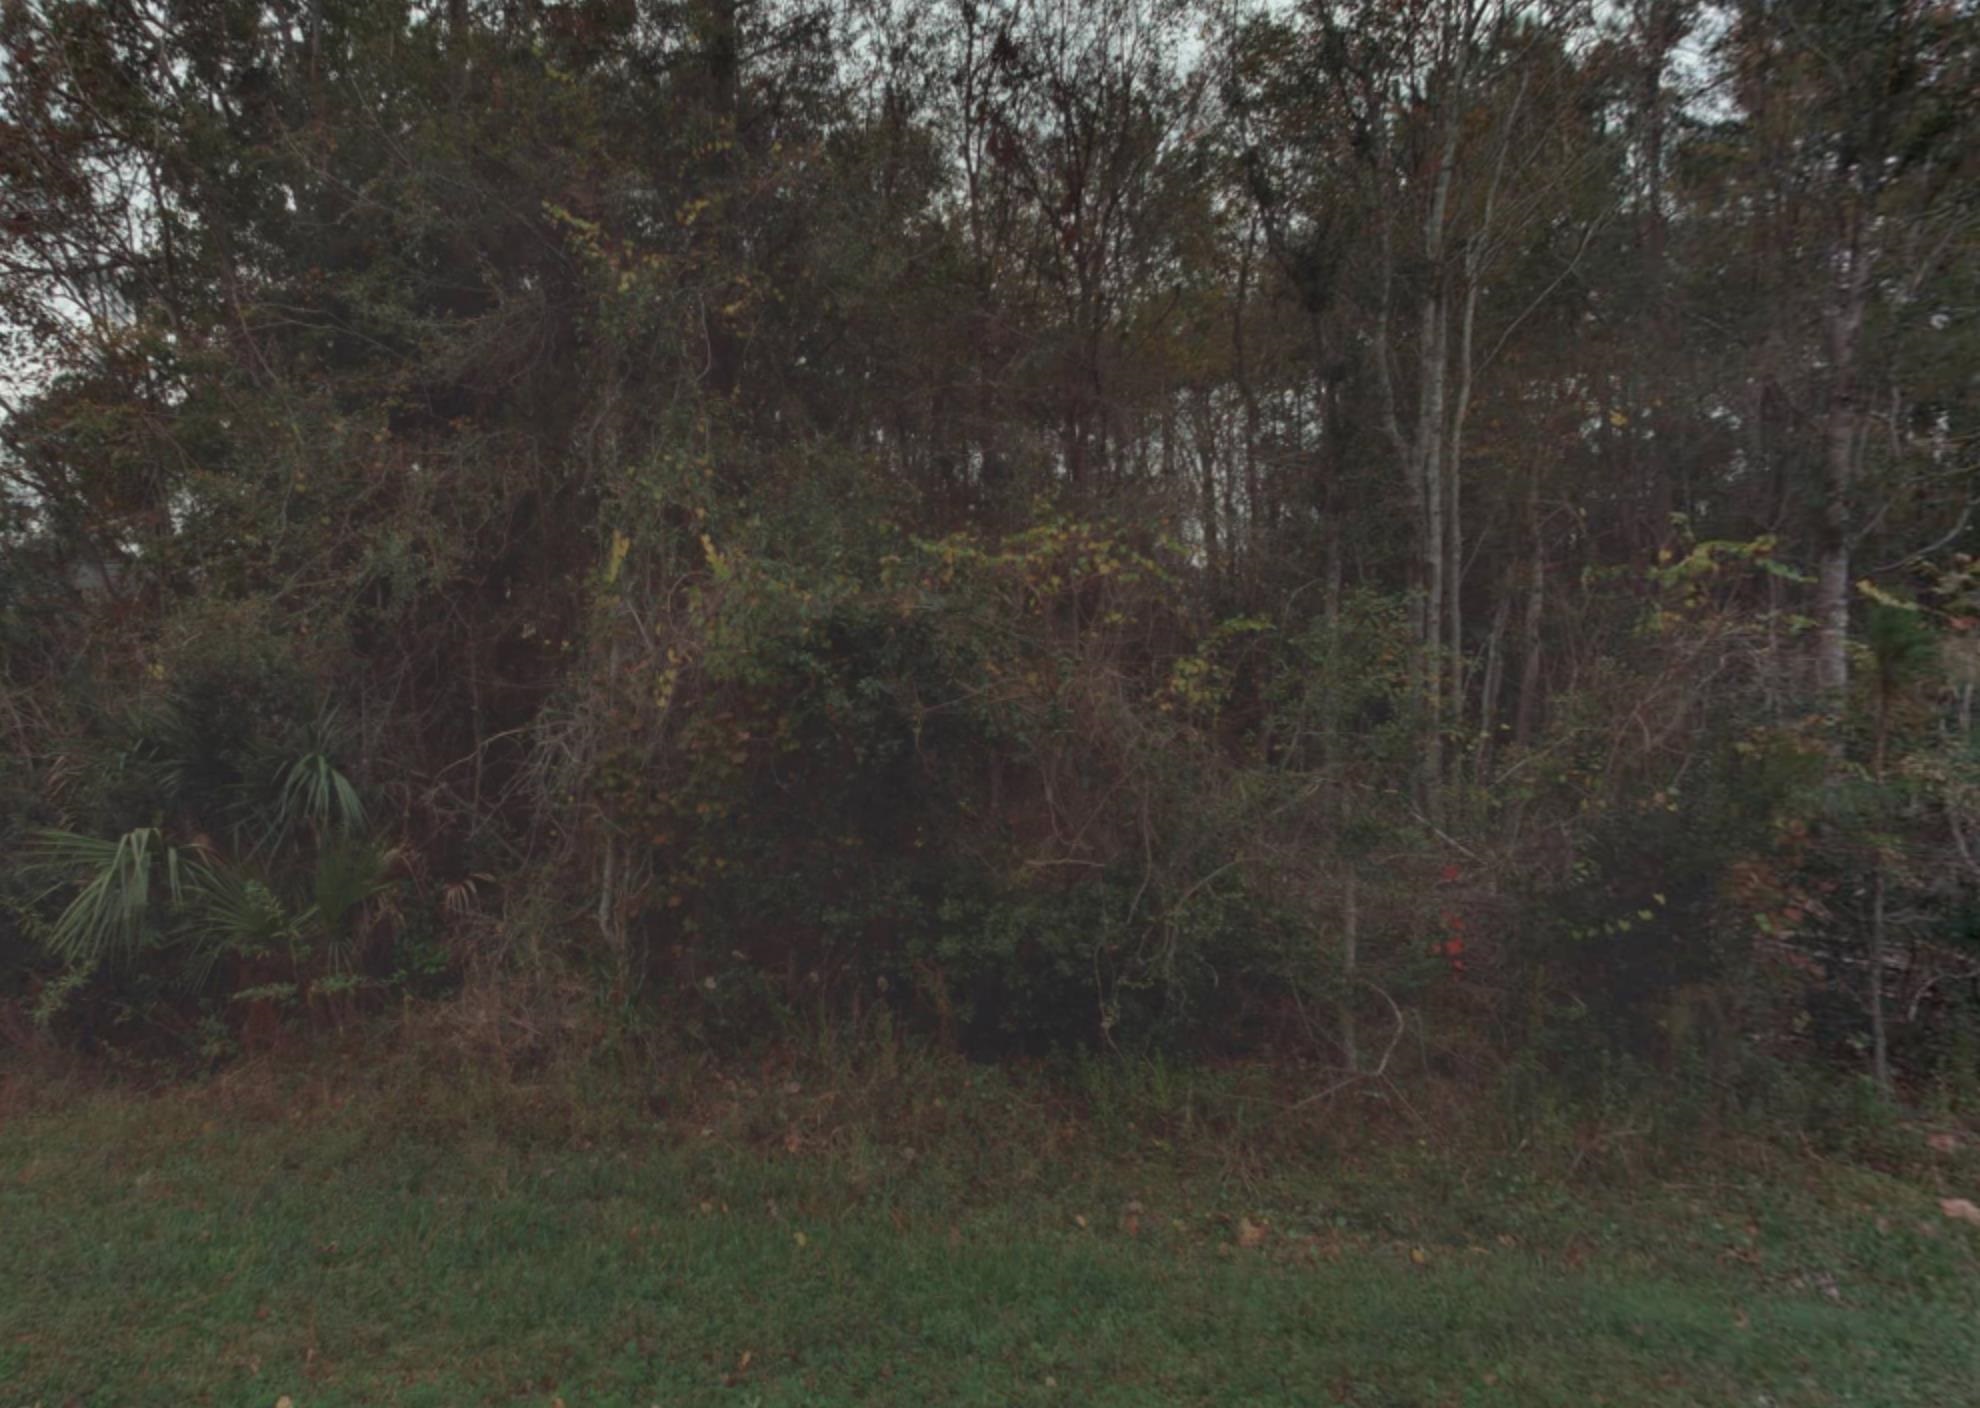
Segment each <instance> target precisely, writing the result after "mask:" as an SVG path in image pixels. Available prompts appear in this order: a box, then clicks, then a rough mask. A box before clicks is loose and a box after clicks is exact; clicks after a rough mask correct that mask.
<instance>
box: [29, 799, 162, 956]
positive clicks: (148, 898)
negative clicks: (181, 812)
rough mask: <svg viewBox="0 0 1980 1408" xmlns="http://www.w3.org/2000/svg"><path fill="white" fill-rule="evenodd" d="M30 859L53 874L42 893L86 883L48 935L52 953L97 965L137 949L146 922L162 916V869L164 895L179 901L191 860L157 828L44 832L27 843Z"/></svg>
mask: <svg viewBox="0 0 1980 1408" xmlns="http://www.w3.org/2000/svg"><path fill="white" fill-rule="evenodd" d="M26 861H27V865H28V867H29V868H30V869H31V870H34V871H38V872H40V873H43V874H46V875H48V876H49V877H50V878H51V879H52V882H53V883H52V884H51V885H50V886H49V889H48V890H47V891H45V892H44V893H53V892H54V891H56V890H60V889H63V888H65V887H66V886H68V885H77V886H79V887H80V888H79V889H78V890H77V892H76V895H75V898H74V899H72V900H71V901H70V902H69V904H68V907H67V908H65V909H64V910H63V911H62V913H61V915H60V916H58V917H57V918H56V920H55V921H54V923H53V924H51V925H50V926H49V927H48V929H47V931H46V933H45V935H44V942H45V943H46V945H47V947H48V949H49V951H50V952H52V953H54V954H55V955H56V956H57V957H59V958H61V959H63V960H65V961H66V962H69V963H71V964H77V965H88V966H91V967H93V966H95V965H97V964H99V963H104V962H108V961H114V960H117V959H122V958H127V957H129V956H130V955H131V954H132V953H134V952H135V951H136V949H137V947H138V944H139V941H140V940H141V939H142V937H143V933H144V929H145V925H146V923H147V921H156V919H157V918H158V917H159V916H158V910H157V907H156V906H157V900H158V896H157V889H158V885H157V881H158V878H159V876H158V872H160V871H162V872H163V880H164V894H165V899H166V901H167V902H168V903H171V904H178V903H179V902H180V901H182V900H183V898H184V892H185V883H186V879H187V875H186V871H187V862H186V861H185V860H183V859H182V858H181V855H180V852H179V848H178V847H175V846H168V845H167V844H166V843H165V838H164V835H163V833H161V832H160V831H159V830H158V829H157V828H156V827H151V826H144V827H138V828H137V829H135V830H132V831H126V832H125V833H124V834H123V835H121V836H118V837H115V838H114V839H109V840H106V839H104V838H102V837H98V836H85V835H82V834H80V833H77V832H74V831H58V830H45V831H40V832H37V833H35V835H34V836H33V837H32V838H31V839H30V841H29V844H28V850H27V856H26Z"/></svg>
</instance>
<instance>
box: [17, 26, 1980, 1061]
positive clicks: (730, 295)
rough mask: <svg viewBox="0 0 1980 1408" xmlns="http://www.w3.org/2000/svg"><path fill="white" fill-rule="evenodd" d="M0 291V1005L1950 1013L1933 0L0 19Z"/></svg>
mask: <svg viewBox="0 0 1980 1408" xmlns="http://www.w3.org/2000/svg"><path fill="white" fill-rule="evenodd" d="M0 337H4V339H5V344H4V348H0V365H3V366H4V375H0V417H4V419H3V420H0V544H4V547H3V548H0V729H4V731H5V735H6V748H5V752H4V756H3V757H0V841H3V842H4V847H5V855H6V857H7V860H6V863H5V865H4V868H0V1044H12V1045H16V1046H19V1047H25V1048H34V1049H43V1048H63V1049H78V1048H80V1049H86V1050H89V1051H94V1052H103V1053H112V1054H121V1055H123V1056H126V1057H132V1058H142V1059H164V1060H167V1061H186V1062H218V1061H225V1060H227V1059H230V1058H232V1057H234V1056H236V1055H238V1054H240V1053H243V1052H246V1053H249V1054H252V1053H254V1052H257V1051H262V1050H266V1049H268V1048H269V1047H270V1046H271V1045H273V1044H276V1043H278V1042H285V1041H290V1040H294V1039H297V1038H298V1037H300V1036H303V1035H306V1034H308V1033H310V1032H312V1031H319V1030H322V1029H324V1028H326V1027H330V1026H341V1025H345V1024H349V1023H352V1022H361V1021H363V1020H366V1018H367V1016H368V1014H376V1013H378V1012H381V1011H387V1010H389V1011H392V1012H399V1011H401V1010H412V1009H417V1010H419V1011H424V1012H429V1013H431V1014H432V1020H433V1021H436V1022H440V1021H446V1020H457V1021H459V1022H460V1023H461V1024H462V1030H463V1031H464V1032H466V1033H468V1035H466V1036H464V1037H463V1039H464V1040H470V1039H481V1040H488V1041H500V1042H503V1043H515V1042H529V1043H536V1044H542V1045H549V1044H554V1043H557V1042H559V1041H575V1042H600V1041H610V1040H616V1039H619V1038H621V1037H624V1036H626V1035H628V1034H632V1035H637V1034H640V1033H652V1034H657V1035H660V1036H663V1037H665V1038H666V1039H667V1040H670V1041H685V1042H690V1043H708V1044H713V1045H716V1046H723V1047H731V1048H733V1047H736V1046H746V1045H748V1044H750V1043H753V1042H759V1041H763V1040H766V1039H775V1037H776V1036H777V1034H779V1033H787V1032H794V1031H801V1030H812V1029H814V1028H815V1027H816V1026H817V1025H819V1024H823V1025H826V1026H833V1027H838V1028H843V1029H847V1030H853V1029H857V1030H861V1031H867V1032H876V1031H877V1032H881V1033H888V1034H893V1035H895V1036H912V1037H914V1038H915V1039H917V1040H924V1041H927V1042H929V1043H931V1044H939V1045H941V1046H944V1047H947V1048H951V1049H955V1050H959V1051H963V1052H967V1053H969V1054H971V1055H975V1056H980V1057H986V1058H994V1057H1006V1056H1016V1055H1026V1056H1030V1055H1039V1054H1045V1053H1050V1052H1053V1051H1070V1050H1078V1049H1083V1048H1084V1049H1095V1048H1099V1049H1106V1048H1121V1049H1137V1050H1139V1049H1154V1048H1159V1049H1162V1050H1165V1051H1170V1052H1175V1053H1180V1054H1182V1055H1185V1056H1188V1057H1202V1058H1212V1057H1224V1056H1229V1055H1235V1054H1260V1053H1267V1054H1278V1055H1282V1056H1284V1057H1287V1058H1288V1059H1294V1060H1297V1061H1300V1062H1302V1063H1311V1065H1312V1067H1313V1068H1314V1069H1322V1070H1324V1069H1326V1068H1331V1069H1332V1070H1333V1071H1334V1072H1336V1073H1338V1078H1339V1079H1341V1080H1355V1079H1371V1078H1376V1077H1383V1076H1394V1075H1396V1074H1398V1073H1401V1072H1403V1071H1406V1070H1411V1069H1415V1070H1433V1071H1442V1072H1445V1073H1447V1074H1456V1075H1460V1076H1462V1075H1466V1074H1474V1073H1478V1072H1482V1071H1485V1072H1489V1071H1500V1070H1505V1069H1509V1068H1517V1069H1532V1070H1537V1071H1542V1072H1553V1073H1554V1074H1556V1075H1558V1076H1560V1077H1562V1078H1570V1077H1572V1078H1581V1077H1588V1076H1590V1075H1592V1074H1593V1073H1595V1072H1597V1071H1599V1070H1605V1069H1611V1068H1612V1067H1613V1066H1614V1065H1615V1063H1634V1064H1635V1065H1637V1066H1639V1067H1641V1068H1643V1069H1645V1070H1654V1069H1659V1068H1662V1069H1666V1070H1685V1071H1692V1072H1698V1073H1702V1074H1704V1075H1705V1076H1707V1077H1709V1078H1710V1079H1711V1080H1713V1081H1715V1082H1717V1083H1719V1086H1720V1087H1721V1088H1726V1089H1735V1090H1737V1089H1739V1088H1742V1083H1744V1082H1750V1081H1761V1080H1765V1079H1767V1078H1768V1076H1767V1072H1769V1071H1774V1070H1779V1069H1781V1068H1783V1067H1794V1066H1800V1067H1810V1068H1812V1067H1821V1068H1826V1069H1836V1070H1841V1071H1847V1072H1850V1073H1853V1074H1861V1075H1863V1076H1866V1077H1868V1078H1870V1079H1873V1080H1875V1081H1876V1082H1877V1083H1878V1084H1879V1085H1880V1086H1881V1087H1882V1088H1883V1089H1884V1090H1885V1091H1887V1092H1893V1091H1898V1090H1900V1089H1902V1088H1907V1087H1910V1086H1912V1085H1915V1084H1916V1083H1918V1082H1923V1081H1928V1080H1933V1079H1938V1078H1940V1077H1943V1076H1945V1075H1947V1074H1948V1073H1951V1074H1959V1073H1962V1072H1963V1073H1964V1074H1965V1075H1966V1077H1967V1078H1969V1079H1970V1078H1972V1077H1973V1076H1974V1074H1975V1071H1976V1060H1980V985H1977V981H1976V975H1980V735H1976V733H1975V729H1974V717H1973V714H1974V702H1975V701H1974V694H1975V687H1976V684H1980V558H1977V557H1976V554H1980V526H1976V524H1975V521H1974V510H1975V507H1976V505H1977V504H1980V14H1976V10H1975V7H1974V6H1973V5H1972V4H1970V3H1968V2H1967V0H1614V3H1608V4H1590V3H1583V2H1582V0H1292V2H1291V3H1263V2H1262V0H1260V3H1245V2H1244V0H1217V2H1216V3H1211V2H1210V0H1202V3H1194V2H1193V0H1010V2H1009V3H1003V2H1001V0H931V3H925V4H924V3H917V2H916V0H817V3H813V0H572V3H553V0H444V2H443V0H434V3H420V0H100V2H90V0H6V3H5V4H4V5H3V6H0ZM470 1009H472V1010H474V1011H478V1012H489V1011H492V1012H495V1013H497V1014H498V1015H497V1016H495V1017H494V1018H490V1019H487V1020H485V1021H482V1023H481V1025H480V1026H479V1027H477V1026H475V1025H474V1024H473V1023H472V1022H470V1021H469V1020H468V1019H467V1018H466V1017H462V1016H460V1015H459V1014H461V1013H463V1012H466V1011H468V1010H470ZM450 1013H452V1014H455V1015H454V1016H453V1017H452V1018H450V1017H449V1015H448V1014H450ZM477 1020H479V1019H477ZM475 1032H480V1033H482V1035H481V1036H479V1037H477V1036H475V1035H474V1033H475ZM1598 1057H1599V1059H1597V1058H1598Z"/></svg>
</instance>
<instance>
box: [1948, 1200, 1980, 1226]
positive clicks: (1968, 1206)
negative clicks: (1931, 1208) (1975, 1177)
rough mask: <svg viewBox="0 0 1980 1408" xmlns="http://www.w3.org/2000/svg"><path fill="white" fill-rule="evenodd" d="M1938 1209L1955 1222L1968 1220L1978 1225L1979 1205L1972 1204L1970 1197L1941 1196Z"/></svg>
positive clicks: (1979, 1221) (1979, 1217)
mask: <svg viewBox="0 0 1980 1408" xmlns="http://www.w3.org/2000/svg"><path fill="white" fill-rule="evenodd" d="M1939 1211H1940V1212H1942V1213H1944V1214H1945V1215H1946V1216H1947V1217H1950V1218H1951V1219H1953V1221H1955V1222H1970V1223H1972V1224H1973V1225H1974V1226H1975V1227H1980V1207H1976V1206H1974V1203H1973V1200H1972V1199H1971V1198H1941V1199H1939Z"/></svg>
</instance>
